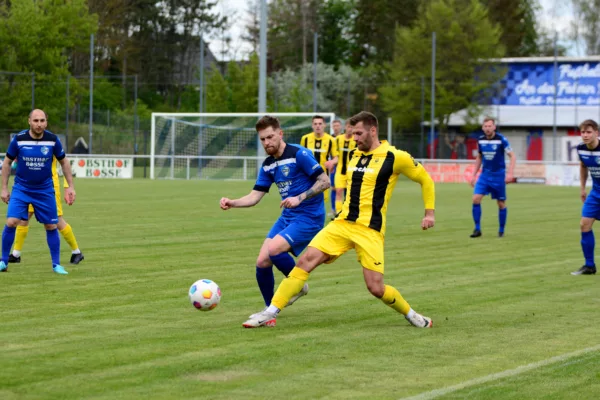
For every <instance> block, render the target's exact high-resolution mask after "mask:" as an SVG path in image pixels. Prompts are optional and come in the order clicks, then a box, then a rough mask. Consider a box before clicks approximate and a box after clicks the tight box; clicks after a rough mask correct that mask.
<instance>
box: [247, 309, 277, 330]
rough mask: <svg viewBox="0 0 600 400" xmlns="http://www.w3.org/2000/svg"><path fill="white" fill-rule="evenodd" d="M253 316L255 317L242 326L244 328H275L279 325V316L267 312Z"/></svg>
mask: <svg viewBox="0 0 600 400" xmlns="http://www.w3.org/2000/svg"><path fill="white" fill-rule="evenodd" d="M252 316H253V317H251V318H250V319H248V321H246V322H244V323H243V324H242V326H243V327H244V328H260V327H261V326H266V327H273V326H275V324H276V323H277V319H276V318H277V315H276V314H273V313H270V312H267V311H266V310H265V311H261V312H259V313H256V314H252Z"/></svg>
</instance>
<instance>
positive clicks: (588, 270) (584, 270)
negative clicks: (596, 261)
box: [571, 265, 596, 275]
mask: <svg viewBox="0 0 600 400" xmlns="http://www.w3.org/2000/svg"><path fill="white" fill-rule="evenodd" d="M595 273H596V267H589V266H587V265H584V266H583V267H581V268H579V269H578V270H577V271H573V272H571V275H594V274H595Z"/></svg>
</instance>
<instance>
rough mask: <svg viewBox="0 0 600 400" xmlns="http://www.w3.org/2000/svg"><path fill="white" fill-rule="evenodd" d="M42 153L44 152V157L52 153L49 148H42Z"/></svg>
mask: <svg viewBox="0 0 600 400" xmlns="http://www.w3.org/2000/svg"><path fill="white" fill-rule="evenodd" d="M40 151H41V152H42V154H43V155H47V154H48V153H49V152H50V149H49V148H47V147H46V146H42V147H41V148H40Z"/></svg>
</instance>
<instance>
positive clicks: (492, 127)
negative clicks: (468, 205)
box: [471, 117, 517, 238]
mask: <svg viewBox="0 0 600 400" xmlns="http://www.w3.org/2000/svg"><path fill="white" fill-rule="evenodd" d="M481 128H482V130H483V135H481V136H479V139H478V141H477V144H478V147H479V154H478V155H477V159H475V169H474V170H473V178H472V179H471V186H474V187H475V190H474V192H473V221H474V222H475V230H474V231H473V233H472V234H471V237H472V238H476V237H480V236H481V199H482V198H483V196H486V195H488V194H491V195H492V199H495V200H496V201H497V202H498V221H499V224H500V228H499V229H498V236H500V237H503V236H504V227H505V226H506V217H507V215H508V209H507V208H506V184H507V183H509V182H512V180H513V172H514V170H515V164H516V162H517V159H516V157H515V155H514V153H513V151H512V149H511V148H510V144H509V143H508V140H506V138H505V137H504V136H502V135H501V134H499V133H497V132H496V123H495V121H494V119H493V118H489V117H487V118H485V119H484V120H483V125H482V127H481ZM504 154H506V155H507V156H508V157H510V165H509V167H508V172H507V171H506V163H505V162H504ZM482 165H483V169H482V172H481V175H480V176H479V179H477V171H479V167H481V166H482Z"/></svg>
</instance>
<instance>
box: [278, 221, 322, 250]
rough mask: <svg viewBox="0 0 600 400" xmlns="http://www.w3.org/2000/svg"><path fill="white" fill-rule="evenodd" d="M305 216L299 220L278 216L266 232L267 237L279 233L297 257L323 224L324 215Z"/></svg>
mask: <svg viewBox="0 0 600 400" xmlns="http://www.w3.org/2000/svg"><path fill="white" fill-rule="evenodd" d="M306 218H307V219H304V220H299V219H298V218H295V219H290V218H285V217H279V219H278V220H277V221H275V224H274V225H273V227H272V228H271V230H270V231H269V233H268V234H267V238H269V239H273V238H274V237H275V236H277V235H280V236H281V237H283V238H284V239H285V240H287V242H288V243H289V244H290V246H291V247H292V254H293V255H295V256H296V257H298V256H299V255H300V253H302V251H303V250H304V249H305V248H306V246H308V244H309V243H310V241H311V240H312V239H313V238H314V237H315V235H316V234H317V233H319V231H320V230H321V229H323V226H324V225H325V216H324V215H323V218H316V219H313V217H306ZM309 218H310V219H309Z"/></svg>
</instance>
